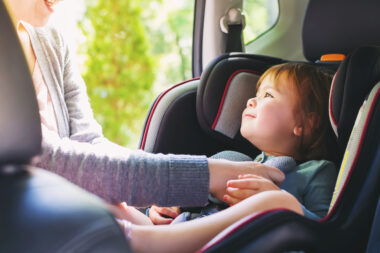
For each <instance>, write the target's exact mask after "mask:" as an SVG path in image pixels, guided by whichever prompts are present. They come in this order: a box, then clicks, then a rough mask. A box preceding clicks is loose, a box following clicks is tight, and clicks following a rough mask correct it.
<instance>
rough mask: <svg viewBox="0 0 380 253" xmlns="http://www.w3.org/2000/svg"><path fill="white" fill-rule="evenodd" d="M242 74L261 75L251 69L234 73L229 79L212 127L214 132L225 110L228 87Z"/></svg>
mask: <svg viewBox="0 0 380 253" xmlns="http://www.w3.org/2000/svg"><path fill="white" fill-rule="evenodd" d="M241 72H248V73H252V74H256V75H261V73H260V72H257V71H254V70H250V69H240V70H238V71H235V72H234V73H232V75H231V76H230V78H228V81H227V85H226V87H224V92H223V96H222V100H221V101H220V105H219V109H218V113H217V114H216V117H215V120H214V123H213V124H212V126H211V129H212V130H214V129H215V126H216V124H217V123H218V120H219V117H220V113H221V112H222V108H223V104H224V99H225V98H226V95H227V92H228V87H229V86H230V84H231V81H232V79H234V77H235V76H236V75H237V74H239V73H241Z"/></svg>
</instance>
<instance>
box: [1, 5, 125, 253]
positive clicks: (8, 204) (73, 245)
mask: <svg viewBox="0 0 380 253" xmlns="http://www.w3.org/2000/svg"><path fill="white" fill-rule="evenodd" d="M0 31H1V32H2V35H1V36H0V140H1V141H0V252H12V253H17V252H41V253H43V252H129V247H128V244H127V241H126V239H125V236H124V234H123V232H122V231H121V229H120V227H119V226H118V224H117V223H116V221H115V219H114V218H113V217H112V215H111V214H110V213H109V211H108V209H107V208H106V205H105V204H104V203H103V202H102V201H101V200H100V199H99V198H97V197H95V196H94V195H91V194H89V193H87V192H85V191H84V190H81V189H80V188H79V187H77V186H75V185H73V184H71V183H69V182H68V181H67V180H65V179H63V178H61V177H59V176H57V175H55V174H52V173H50V172H48V171H44V170H41V169H38V168H33V167H30V166H27V165H25V164H27V163H29V161H30V159H31V158H32V157H33V156H35V155H37V154H38V153H39V152H40V151H41V125H40V117H39V112H38V105H37V100H36V96H35V92H34V88H33V87H34V86H33V82H32V79H31V76H30V72H29V69H28V66H27V63H26V60H25V57H24V55H23V52H22V49H21V45H20V43H19V41H18V37H17V35H16V31H15V29H14V27H13V24H12V22H11V19H10V18H9V15H8V13H7V10H6V8H5V5H4V2H3V1H0Z"/></svg>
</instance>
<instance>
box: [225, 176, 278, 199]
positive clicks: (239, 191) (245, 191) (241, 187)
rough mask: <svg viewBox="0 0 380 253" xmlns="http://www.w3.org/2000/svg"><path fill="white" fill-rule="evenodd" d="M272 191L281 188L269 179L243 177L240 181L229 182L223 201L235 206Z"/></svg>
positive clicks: (240, 177)
mask: <svg viewBox="0 0 380 253" xmlns="http://www.w3.org/2000/svg"><path fill="white" fill-rule="evenodd" d="M271 190H280V188H279V187H278V186H277V185H276V184H275V183H273V181H271V180H269V179H267V178H264V177H260V176H257V175H252V174H247V175H241V176H239V179H236V180H229V181H228V182H227V190H226V194H225V195H224V198H223V200H224V202H226V203H228V204H230V205H234V204H236V203H238V202H240V201H242V200H244V199H246V198H248V197H250V196H252V195H255V194H257V193H260V192H264V191H271Z"/></svg>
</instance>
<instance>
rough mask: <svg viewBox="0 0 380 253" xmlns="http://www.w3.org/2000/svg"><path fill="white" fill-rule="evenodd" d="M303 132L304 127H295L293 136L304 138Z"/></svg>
mask: <svg viewBox="0 0 380 253" xmlns="http://www.w3.org/2000/svg"><path fill="white" fill-rule="evenodd" d="M302 132H303V127H301V126H295V127H294V129H293V134H294V135H295V136H302Z"/></svg>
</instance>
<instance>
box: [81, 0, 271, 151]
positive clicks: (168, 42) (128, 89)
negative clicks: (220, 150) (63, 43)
mask: <svg viewBox="0 0 380 253" xmlns="http://www.w3.org/2000/svg"><path fill="white" fill-rule="evenodd" d="M243 7H244V8H243V10H244V12H245V14H246V17H247V26H246V28H245V31H244V37H245V42H246V43H247V42H248V41H250V40H252V39H253V38H255V37H257V36H258V35H259V34H261V33H262V32H264V31H265V30H266V29H268V28H269V27H270V26H271V25H272V24H273V23H274V22H275V20H276V18H277V15H278V9H277V8H278V7H277V0H270V1H269V0H246V1H244V3H243ZM193 8H194V1H191V0H188V1H178V0H139V1H133V0H116V1H101V0H86V13H85V15H84V18H83V19H82V20H81V22H80V28H81V30H82V32H83V33H84V35H85V37H86V39H87V40H86V41H85V43H83V44H82V45H81V46H82V48H81V53H80V55H85V56H86V61H85V66H84V67H85V70H84V73H83V77H84V79H85V82H86V84H87V91H88V94H89V97H90V99H91V101H90V102H91V105H92V108H93V110H94V114H95V118H96V119H97V121H98V122H99V123H100V124H101V125H102V127H103V133H104V135H105V136H106V137H107V138H109V139H110V140H112V141H114V142H116V143H119V144H121V145H124V146H129V147H132V148H136V146H137V144H138V141H139V139H140V135H141V131H142V126H143V122H144V119H145V117H146V114H147V111H148V108H149V106H150V104H151V103H152V102H153V99H154V97H155V96H157V94H158V93H160V92H162V91H163V90H164V89H165V88H167V87H168V86H170V85H172V84H175V83H177V82H181V81H183V80H186V79H189V78H191V77H192V75H191V71H192V70H191V50H192V34H193V31H192V26H193Z"/></svg>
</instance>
